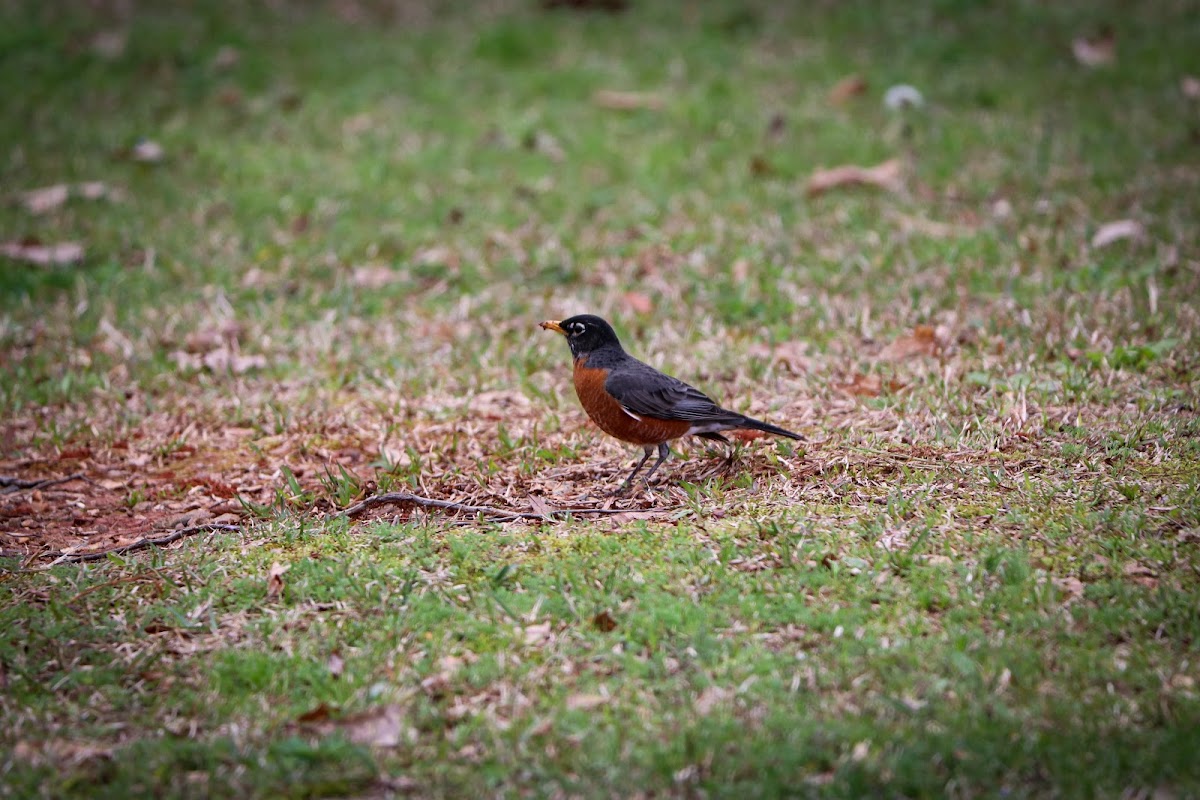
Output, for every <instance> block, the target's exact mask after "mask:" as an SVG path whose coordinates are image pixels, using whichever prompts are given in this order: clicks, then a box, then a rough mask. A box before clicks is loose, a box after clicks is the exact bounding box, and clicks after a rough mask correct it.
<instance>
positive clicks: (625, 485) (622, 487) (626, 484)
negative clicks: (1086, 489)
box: [613, 445, 662, 495]
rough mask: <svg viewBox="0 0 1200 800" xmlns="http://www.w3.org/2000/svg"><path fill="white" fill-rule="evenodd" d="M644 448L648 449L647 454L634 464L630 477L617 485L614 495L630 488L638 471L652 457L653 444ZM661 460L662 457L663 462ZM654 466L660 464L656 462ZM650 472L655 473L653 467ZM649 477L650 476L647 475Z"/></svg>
mask: <svg viewBox="0 0 1200 800" xmlns="http://www.w3.org/2000/svg"><path fill="white" fill-rule="evenodd" d="M659 447H660V448H661V447H662V445H660V446H659ZM642 449H643V450H645V451H646V454H645V455H643V456H642V460H641V461H639V462H638V463H637V464H635V465H634V467H633V472H631V473H629V477H628V478H626V479H625V482H624V483H622V484H621V485H620V486H618V487H617V489H616V491H614V492H613V494H614V495H618V494H624V493H625V490H626V489H628V488H629V486H630V484H632V483H633V477H634V476H635V475H637V474H638V472H639V471H640V470H641V468H642V466H643V465H644V464H645V463H646V462H647V461H648V460H649V459H650V454H651V453H653V452H654V448H653V447H652V446H651V445H646V446H645V447H644V448H642ZM661 462H662V459H661V458H660V459H659V463H661ZM654 466H655V467H657V466H658V464H655V465H654ZM650 472H652V473H653V472H654V470H653V469H651V470H650ZM647 479H649V476H647Z"/></svg>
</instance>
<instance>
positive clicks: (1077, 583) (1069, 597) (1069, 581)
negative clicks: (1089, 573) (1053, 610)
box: [1054, 575, 1083, 605]
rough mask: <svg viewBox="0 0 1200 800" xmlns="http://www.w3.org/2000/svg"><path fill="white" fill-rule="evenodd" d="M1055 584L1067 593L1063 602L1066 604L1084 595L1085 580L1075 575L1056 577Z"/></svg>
mask: <svg viewBox="0 0 1200 800" xmlns="http://www.w3.org/2000/svg"><path fill="white" fill-rule="evenodd" d="M1054 585H1055V586H1056V587H1057V588H1058V590H1059V591H1060V592H1062V593H1063V594H1064V595H1065V597H1064V598H1063V602H1064V604H1066V605H1070V604H1071V603H1073V602H1075V601H1076V600H1078V599H1079V598H1080V597H1083V581H1081V580H1079V578H1076V577H1075V576H1073V575H1072V576H1070V577H1066V578H1055V579H1054Z"/></svg>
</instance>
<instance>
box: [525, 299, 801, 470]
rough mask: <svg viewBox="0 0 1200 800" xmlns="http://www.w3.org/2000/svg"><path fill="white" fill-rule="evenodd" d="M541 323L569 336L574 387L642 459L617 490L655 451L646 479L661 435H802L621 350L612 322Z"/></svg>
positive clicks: (603, 425) (587, 407)
mask: <svg viewBox="0 0 1200 800" xmlns="http://www.w3.org/2000/svg"><path fill="white" fill-rule="evenodd" d="M540 327H541V328H542V330H547V331H554V332H555V333H560V334H562V335H563V336H564V337H566V339H567V344H568V346H570V348H571V356H572V357H573V358H574V362H575V370H574V383H575V394H576V395H577V396H578V397H579V404H580V405H582V406H583V410H584V411H586V412H587V415H588V416H589V417H591V419H592V421H593V422H595V423H596V425H598V426H599V427H600V430H602V431H604V432H605V433H607V434H608V435H609V436H613V437H615V438H617V439H620V440H621V441H623V442H629V443H630V444H636V445H640V446H641V447H642V449H643V451H644V453H645V454H644V455H643V456H642V459H641V460H640V461H638V463H637V464H636V465H635V466H634V468H633V472H631V473H629V477H627V478H626V479H625V481H624V483H622V484H621V486H620V487H619V488H618V489H617V490H616V492H615V493H616V494H620V493H623V492H624V491H625V490H627V489H628V488H629V486H631V485H632V483H633V479H634V478H635V477H636V476H637V474H638V472H640V471H641V469H642V467H643V466H645V464H646V462H647V461H648V460H649V459H650V456H651V455H653V454H654V453H655V451H656V450H657V452H658V460H656V461H655V462H654V464H653V465H652V466H651V467H650V471H649V472H647V473H646V477H645V478H644V481H645V483H646V485H647V486H648V485H649V483H650V478H651V477H653V475H654V473H655V471H656V470H657V469H658V468H659V467H660V466H662V463H663V462H664V461H666V460H667V456H668V455H669V454H670V452H671V448H670V447H669V446H668V445H667V442H669V441H671V440H673V439H678V438H680V437H682V436H699V437H700V438H702V439H711V440H713V441H718V442H724V443H725V444H730V441H729V440H728V439H726V438H725V437H724V436H722V435H721V431H728V430H755V431H763V432H764V433H769V434H772V435H775V436H785V437H787V438H788V439H796V440H799V441H804V440H805V439H804V437H803V436H801V435H800V434H798V433H793V432H792V431H789V430H785V429H783V428H780V427H779V426H778V425H772V424H770V423H769V422H763V421H762V420H757V419H754V418H752V417H747V416H746V415H745V414H739V413H738V412H736V411H730V410H729V409H727V408H722V407H721V406H719V405H717V403H716V402H715V401H714V400H713V399H712V398H711V397H709V396H708V395H706V394H704V393H703V392H701V391H700V390H699V389H697V388H695V387H694V386H690V385H688V384H686V383H684V382H683V381H681V380H679V379H678V378H673V377H671V376H670V375H667V374H665V373H663V372H659V371H658V370H657V369H655V368H654V367H652V366H650V365H649V364H646V363H645V362H642V361H639V360H638V359H636V358H634V357H633V356H631V355H629V354H628V353H626V352H625V348H623V347H622V346H621V341H620V339H618V338H617V333H616V331H614V330H613V327H612V325H610V324H608V322H606V321H605V320H603V319H601V318H600V317H597V316H595V315H594V314H580V315H578V316H574V317H569V318H567V319H564V320H547V321H545V322H542V323H541V324H540Z"/></svg>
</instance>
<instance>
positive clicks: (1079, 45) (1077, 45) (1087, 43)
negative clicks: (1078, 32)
mask: <svg viewBox="0 0 1200 800" xmlns="http://www.w3.org/2000/svg"><path fill="white" fill-rule="evenodd" d="M1071 52H1072V53H1074V54H1075V60H1076V61H1078V62H1079V63H1080V64H1083V65H1084V66H1085V67H1102V66H1105V65H1106V64H1111V63H1113V62H1114V61H1116V59H1117V36H1116V34H1115V33H1114V32H1113V31H1112V30H1105V31H1101V32H1100V33H1099V34H1098V35H1096V36H1092V37H1086V36H1080V37H1077V38H1076V39H1074V40H1073V41H1072V42H1071Z"/></svg>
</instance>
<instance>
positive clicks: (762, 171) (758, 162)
mask: <svg viewBox="0 0 1200 800" xmlns="http://www.w3.org/2000/svg"><path fill="white" fill-rule="evenodd" d="M774 172H775V168H774V167H772V166H771V162H770V161H767V159H766V157H765V156H758V155H755V156H751V157H750V174H751V175H753V176H754V177H756V178H765V177H768V176H769V175H772V174H774Z"/></svg>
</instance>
